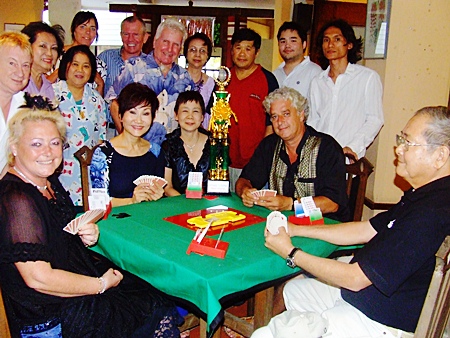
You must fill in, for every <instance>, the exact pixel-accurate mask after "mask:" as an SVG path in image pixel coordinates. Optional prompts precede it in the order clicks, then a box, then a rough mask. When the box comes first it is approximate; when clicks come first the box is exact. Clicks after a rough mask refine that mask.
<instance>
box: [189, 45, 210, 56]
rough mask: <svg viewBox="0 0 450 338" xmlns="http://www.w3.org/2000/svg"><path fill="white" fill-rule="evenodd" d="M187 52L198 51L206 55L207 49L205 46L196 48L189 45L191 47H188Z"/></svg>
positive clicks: (194, 52) (193, 52)
mask: <svg viewBox="0 0 450 338" xmlns="http://www.w3.org/2000/svg"><path fill="white" fill-rule="evenodd" d="M188 52H189V53H192V54H197V52H199V53H200V54H201V55H207V54H208V50H207V49H206V48H200V49H197V48H195V47H191V48H189V49H188Z"/></svg>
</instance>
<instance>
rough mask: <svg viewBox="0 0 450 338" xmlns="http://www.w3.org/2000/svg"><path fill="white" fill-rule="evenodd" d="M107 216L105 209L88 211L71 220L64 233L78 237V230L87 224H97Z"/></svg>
mask: <svg viewBox="0 0 450 338" xmlns="http://www.w3.org/2000/svg"><path fill="white" fill-rule="evenodd" d="M104 214H105V210H103V209H95V210H89V211H86V212H85V213H84V214H82V215H80V216H78V217H77V218H75V219H73V220H71V221H70V222H69V223H68V224H67V225H66V226H65V227H64V228H63V230H64V231H67V232H68V233H70V234H72V235H76V234H77V233H78V230H79V229H80V228H81V227H82V226H83V225H85V224H87V223H95V222H97V221H98V220H99V219H100V218H102V217H103V215H104Z"/></svg>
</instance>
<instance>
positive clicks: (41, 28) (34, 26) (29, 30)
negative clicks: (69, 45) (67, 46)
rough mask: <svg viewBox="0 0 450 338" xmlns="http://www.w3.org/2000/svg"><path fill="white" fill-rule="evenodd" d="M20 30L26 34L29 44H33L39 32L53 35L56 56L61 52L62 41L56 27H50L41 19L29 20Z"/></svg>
mask: <svg viewBox="0 0 450 338" xmlns="http://www.w3.org/2000/svg"><path fill="white" fill-rule="evenodd" d="M21 32H22V33H24V34H26V35H28V37H29V38H30V43H31V44H33V43H34V42H35V41H36V39H37V36H38V34H39V33H49V34H51V35H53V36H54V37H55V39H56V44H57V46H58V56H60V55H61V54H62V52H63V48H64V41H63V40H62V39H61V37H60V35H59V34H58V32H57V31H56V29H54V28H53V27H50V26H49V25H47V24H46V23H45V22H41V21H36V22H30V23H29V24H28V25H26V26H25V27H24V28H23V29H22V31H21Z"/></svg>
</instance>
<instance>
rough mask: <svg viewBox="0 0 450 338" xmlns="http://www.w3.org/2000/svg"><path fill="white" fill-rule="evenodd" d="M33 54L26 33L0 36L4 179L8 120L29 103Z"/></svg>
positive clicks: (0, 156)
mask: <svg viewBox="0 0 450 338" xmlns="http://www.w3.org/2000/svg"><path fill="white" fill-rule="evenodd" d="M31 53H32V52H31V45H30V42H29V39H28V36H26V35H25V34H22V33H16V32H6V33H3V34H1V35H0V74H2V76H0V113H1V114H0V178H1V177H3V175H4V174H5V173H6V171H7V170H8V166H7V165H6V163H7V158H6V148H7V141H8V137H9V133H8V121H9V120H10V118H11V117H12V116H13V115H14V114H15V113H16V111H17V108H18V107H19V106H21V105H22V104H24V103H25V100H24V97H23V92H21V90H22V89H23V88H25V86H26V85H27V83H28V80H29V79H30V72H31V62H32V58H31Z"/></svg>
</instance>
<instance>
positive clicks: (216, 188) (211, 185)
mask: <svg viewBox="0 0 450 338" xmlns="http://www.w3.org/2000/svg"><path fill="white" fill-rule="evenodd" d="M206 194H207V195H230V181H228V180H226V181H222V180H208V182H207V184H206Z"/></svg>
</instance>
